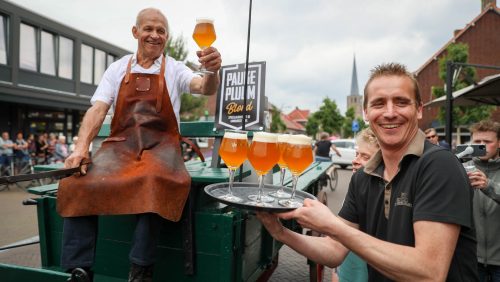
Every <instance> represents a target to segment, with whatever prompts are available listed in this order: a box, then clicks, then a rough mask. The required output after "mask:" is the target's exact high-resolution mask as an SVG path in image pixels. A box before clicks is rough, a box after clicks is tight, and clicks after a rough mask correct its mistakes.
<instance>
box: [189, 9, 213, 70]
mask: <svg viewBox="0 0 500 282" xmlns="http://www.w3.org/2000/svg"><path fill="white" fill-rule="evenodd" d="M193 39H194V41H195V42H196V44H198V46H199V47H200V48H201V49H202V50H203V49H205V48H208V47H210V46H211V45H212V43H214V41H215V39H216V35H215V28H214V21H213V20H212V19H208V18H198V19H196V26H195V27H194V31H193ZM198 72H199V73H209V74H213V72H211V71H208V70H206V69H205V67H204V66H203V65H202V67H201V69H200V70H199V71H198Z"/></svg>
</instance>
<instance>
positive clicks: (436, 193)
mask: <svg viewBox="0 0 500 282" xmlns="http://www.w3.org/2000/svg"><path fill="white" fill-rule="evenodd" d="M383 171H384V163H383V160H382V154H381V152H380V151H379V152H377V154H376V155H375V156H374V157H373V158H372V159H371V160H370V161H369V162H368V164H367V165H366V167H365V168H364V170H360V171H358V172H357V173H355V174H354V175H353V177H352V178H351V182H350V184H349V190H348V192H347V195H346V199H345V201H344V204H343V206H342V209H341V210H340V212H339V216H340V217H342V218H344V219H346V220H348V221H350V222H353V223H357V224H359V229H360V230H361V231H363V232H366V233H368V234H370V235H372V236H374V237H376V238H378V239H381V240H384V241H388V242H391V243H396V244H400V245H405V246H415V234H414V230H413V223H414V222H416V221H419V220H425V221H437V222H444V223H453V224H458V225H460V226H461V227H462V228H461V229H460V235H459V238H458V242H457V246H456V249H455V253H454V254H453V258H452V262H451V265H450V269H449V272H448V278H447V281H467V282H468V281H478V276H477V264H476V262H477V259H476V238H475V232H474V226H473V221H472V220H473V219H472V195H473V191H472V189H471V188H470V186H469V181H468V178H467V175H466V174H465V171H464V169H463V167H462V165H461V164H460V162H459V161H458V159H457V158H456V157H455V156H454V155H453V154H452V153H451V152H450V151H448V150H445V149H443V148H442V147H439V146H436V145H433V144H431V143H430V142H428V141H426V140H425V134H424V133H423V132H421V131H419V132H418V133H417V135H416V136H415V138H414V140H413V142H412V143H411V144H410V146H409V148H408V150H407V152H406V153H405V155H404V156H403V158H402V160H401V162H400V163H399V171H398V173H397V174H396V176H395V177H394V178H393V179H392V180H391V181H390V182H386V181H384V179H383V177H382V176H383ZM368 277H369V281H390V280H389V279H387V278H385V277H384V276H383V275H382V274H380V273H379V272H377V271H376V270H375V269H374V268H372V267H370V266H369V265H368Z"/></svg>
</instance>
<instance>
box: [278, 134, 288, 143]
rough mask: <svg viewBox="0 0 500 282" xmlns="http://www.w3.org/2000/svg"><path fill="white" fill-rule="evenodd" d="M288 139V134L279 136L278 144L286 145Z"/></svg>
mask: <svg viewBox="0 0 500 282" xmlns="http://www.w3.org/2000/svg"><path fill="white" fill-rule="evenodd" d="M288 138H290V134H280V135H278V143H286V141H288Z"/></svg>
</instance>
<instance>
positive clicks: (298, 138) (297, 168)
mask: <svg viewBox="0 0 500 282" xmlns="http://www.w3.org/2000/svg"><path fill="white" fill-rule="evenodd" d="M311 145H312V138H311V137H308V136H305V135H291V136H290V137H289V138H288V140H287V146H286V148H285V152H284V155H283V158H284V160H285V163H286V165H287V166H288V169H289V170H290V171H291V172H292V179H293V182H292V196H291V197H290V198H289V199H282V200H279V201H278V203H279V204H280V205H282V206H285V207H288V208H298V207H301V206H302V202H301V201H297V199H295V192H296V189H297V182H298V180H299V176H300V174H301V173H302V172H303V171H304V170H305V169H306V168H307V167H308V166H309V165H310V164H311V163H312V162H313V151H312V146H311Z"/></svg>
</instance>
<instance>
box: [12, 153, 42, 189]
mask: <svg viewBox="0 0 500 282" xmlns="http://www.w3.org/2000/svg"><path fill="white" fill-rule="evenodd" d="M16 163H17V164H18V169H17V170H15V171H16V175H18V174H32V173H35V170H34V168H33V158H31V157H27V158H24V157H23V158H18V160H17V162H16ZM43 184H44V183H43V182H42V180H40V179H38V180H35V179H33V180H30V181H23V182H16V185H17V186H18V187H19V188H21V189H25V190H26V189H28V188H29V187H32V186H42V185H43Z"/></svg>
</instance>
